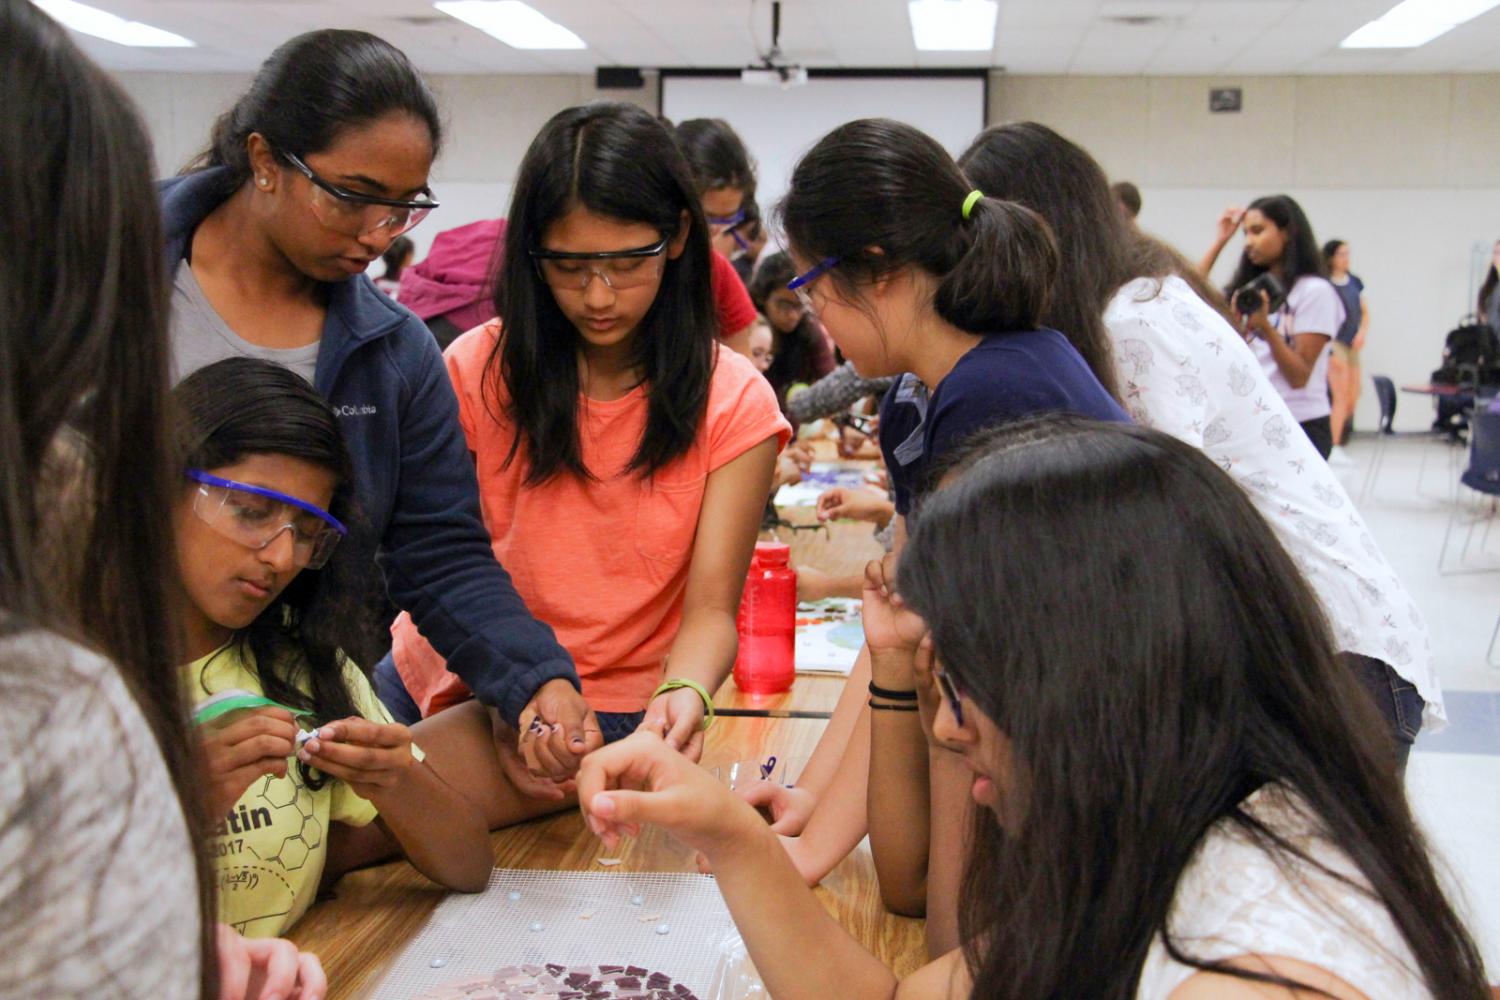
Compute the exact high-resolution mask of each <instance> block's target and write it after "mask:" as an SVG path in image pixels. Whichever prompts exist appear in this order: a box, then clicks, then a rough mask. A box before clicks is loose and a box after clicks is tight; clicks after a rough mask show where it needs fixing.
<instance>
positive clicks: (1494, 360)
mask: <svg viewBox="0 0 1500 1000" xmlns="http://www.w3.org/2000/svg"><path fill="white" fill-rule="evenodd" d="M1476 378H1477V380H1478V382H1479V384H1480V385H1490V384H1494V383H1500V336H1497V335H1496V334H1495V329H1494V327H1492V326H1490V325H1489V324H1488V323H1486V322H1484V321H1483V320H1481V319H1480V318H1479V317H1478V316H1466V317H1464V318H1463V319H1462V320H1460V321H1459V324H1458V326H1456V327H1454V328H1453V329H1452V330H1451V331H1450V332H1449V333H1448V336H1447V338H1446V339H1445V340H1444V342H1443V365H1442V367H1441V368H1438V369H1437V370H1436V371H1434V372H1433V373H1432V381H1433V382H1434V383H1435V384H1437V385H1458V384H1460V383H1465V382H1471V381H1473V380H1475V379H1476Z"/></svg>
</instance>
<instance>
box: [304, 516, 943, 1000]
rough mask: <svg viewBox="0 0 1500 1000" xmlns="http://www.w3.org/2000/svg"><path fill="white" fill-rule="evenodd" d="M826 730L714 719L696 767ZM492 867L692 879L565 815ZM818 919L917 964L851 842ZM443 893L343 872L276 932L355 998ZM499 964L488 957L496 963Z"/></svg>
mask: <svg viewBox="0 0 1500 1000" xmlns="http://www.w3.org/2000/svg"><path fill="white" fill-rule="evenodd" d="M782 515H783V516H784V517H785V518H786V519H787V520H790V521H793V522H797V523H803V522H806V521H808V520H811V519H812V512H811V511H810V510H806V509H788V508H783V509H782ZM785 535H786V536H790V537H786V540H787V541H788V542H790V543H791V545H792V553H793V560H794V562H795V563H797V564H799V565H801V564H810V565H813V566H816V567H817V568H819V569H822V570H824V571H825V572H830V573H856V572H860V571H862V570H863V567H864V565H865V563H866V562H867V561H868V560H869V559H871V558H876V557H878V556H879V555H880V551H881V550H880V546H879V545H878V544H877V543H875V542H874V540H873V537H872V530H871V528H870V526H869V525H863V524H833V525H830V526H829V530H828V532H827V533H826V534H825V533H824V532H822V531H818V532H805V531H799V532H795V533H792V532H785ZM842 686H843V680H842V679H840V678H836V677H826V676H799V677H798V678H797V681H796V683H795V684H794V685H793V687H792V690H791V691H789V692H787V693H786V694H783V695H776V696H772V697H769V698H765V697H758V698H755V699H751V698H750V697H749V696H746V695H743V694H742V693H741V692H740V691H739V690H738V689H736V688H735V686H734V681H733V679H732V678H731V679H730V680H727V681H726V682H725V683H724V686H723V687H722V688H721V689H720V690H719V692H718V695H717V697H716V698H715V699H714V701H715V704H716V705H719V706H720V707H735V708H788V709H809V710H823V711H830V710H832V708H833V705H834V702H836V701H837V700H838V696H839V692H840V690H841V689H842ZM825 725H826V723H824V722H822V721H820V720H806V719H767V718H725V719H722V720H720V721H719V722H718V723H717V724H716V725H715V726H714V728H713V729H712V730H711V731H710V733H709V738H708V743H707V746H706V748H705V750H704V755H703V764H704V766H705V767H714V766H717V765H721V764H727V763H729V762H731V761H736V760H748V759H752V758H755V759H760V760H764V759H765V758H766V757H767V756H769V755H771V754H775V755H776V756H778V757H782V758H783V759H795V758H805V757H808V756H810V755H811V754H812V751H813V748H814V747H815V746H816V744H817V741H818V737H819V736H820V735H821V734H822V732H823V728H824V726H825ZM491 843H492V845H493V847H494V851H495V864H496V866H497V867H501V868H528V869H538V870H558V871H605V870H607V871H612V872H621V873H624V872H633V871H653V872H693V871H696V870H697V869H696V867H695V866H694V864H693V857H692V852H691V851H689V850H688V849H687V848H685V847H683V846H682V845H681V844H679V843H677V842H676V841H674V840H673V839H672V838H671V837H670V836H668V835H667V834H665V833H663V832H662V831H660V830H656V829H647V830H644V831H643V832H642V836H641V837H640V838H639V839H636V840H627V841H626V842H625V843H623V844H622V845H621V847H620V849H619V850H616V851H613V852H606V851H605V850H604V847H603V844H602V843H601V842H600V841H599V840H598V839H597V838H595V837H594V836H593V835H592V834H591V833H590V832H589V831H588V829H587V828H586V827H585V826H584V824H583V819H582V817H581V815H580V814H579V812H578V810H577V809H576V808H572V809H569V810H567V811H565V812H561V813H558V814H556V815H553V816H550V817H544V818H542V819H537V820H532V821H530V822H526V823H521V824H518V825H516V826H513V827H508V828H506V829H504V830H500V831H497V832H496V833H493V834H491ZM606 853H608V854H610V855H611V856H613V857H618V858H620V859H621V864H620V865H619V866H618V867H615V868H609V869H602V868H600V867H599V864H598V860H597V859H598V858H599V857H601V856H603V855H604V854H606ZM815 892H816V894H817V896H818V898H819V899H820V900H821V901H822V902H823V905H824V906H825V907H827V908H828V911H829V912H830V913H832V914H833V915H834V917H835V918H837V919H838V921H839V923H840V924H842V925H843V926H844V927H845V928H846V929H848V930H849V932H850V933H851V934H853V935H854V937H855V938H857V939H858V940H859V941H860V942H861V943H863V944H864V945H865V946H866V947H867V948H869V949H870V950H871V951H873V952H874V953H875V954H876V955H878V956H880V958H881V959H883V960H884V961H885V962H886V963H887V964H889V965H890V966H891V967H892V968H894V969H895V970H896V972H897V973H898V974H903V975H904V974H905V973H907V972H910V971H911V970H913V969H915V968H917V967H918V966H920V965H921V964H923V962H925V961H926V939H925V934H924V930H923V922H922V921H921V920H913V919H909V918H905V917H897V916H894V915H893V914H891V913H888V912H887V911H886V910H885V908H884V906H883V905H882V904H881V901H880V893H879V889H878V888H877V886H876V882H875V868H874V864H873V862H872V861H871V858H870V852H869V847H868V843H866V844H862V845H861V846H860V847H859V848H857V849H856V850H855V852H854V853H853V854H851V855H850V856H849V857H848V858H846V859H845V860H844V861H843V863H842V864H840V865H839V866H838V867H837V868H835V869H834V871H833V872H832V873H831V874H830V875H829V876H828V878H826V879H825V880H824V881H823V884H822V885H821V886H819V887H818V888H817V889H816V890H815ZM445 896H446V892H445V891H444V890H442V889H440V888H439V887H437V886H436V885H434V884H433V883H431V882H429V881H428V880H427V879H426V878H424V877H423V876H422V875H420V874H418V873H417V871H416V870H415V869H413V868H412V867H411V866H410V865H409V864H407V863H406V862H405V861H398V862H392V863H389V864H384V865H379V866H376V867H373V868H367V869H365V870H363V871H358V872H352V873H350V874H348V875H346V876H344V878H343V879H341V880H340V881H339V883H338V884H337V886H336V887H335V890H334V893H333V895H332V896H331V897H330V898H326V899H323V900H320V901H319V902H318V903H316V904H314V906H313V907H312V909H311V910H309V911H308V913H307V915H306V916H304V917H303V918H302V920H301V921H300V922H299V923H298V924H297V926H296V927H294V928H293V929H292V931H291V932H290V933H289V934H288V935H287V936H288V937H290V938H291V939H292V940H293V941H296V942H297V943H298V945H299V946H301V947H302V948H303V949H304V950H307V951H311V952H314V953H316V954H317V955H318V956H319V957H320V958H321V959H322V961H323V967H324V969H325V970H326V971H327V973H328V979H329V983H330V984H331V985H330V991H329V994H328V995H329V998H330V1000H346V998H358V997H364V996H367V995H368V994H369V993H370V992H371V991H373V989H374V988H375V985H376V984H377V983H378V982H379V981H380V979H381V977H382V975H383V974H384V972H385V970H386V968H387V966H388V965H389V964H390V962H391V960H392V959H394V958H395V956H396V955H397V953H398V952H400V950H401V949H402V948H403V947H404V946H405V945H406V943H407V942H408V941H409V940H411V939H412V938H413V937H414V936H416V934H417V932H418V931H419V930H420V929H421V927H422V925H423V924H424V923H425V922H426V920H427V918H428V916H429V915H430V914H431V913H432V911H433V909H434V908H435V907H436V906H437V904H438V903H439V902H441V901H442V900H443V898H444V897H445ZM505 961H506V960H505V956H503V955H497V956H496V957H495V962H496V965H497V966H499V965H504V964H505Z"/></svg>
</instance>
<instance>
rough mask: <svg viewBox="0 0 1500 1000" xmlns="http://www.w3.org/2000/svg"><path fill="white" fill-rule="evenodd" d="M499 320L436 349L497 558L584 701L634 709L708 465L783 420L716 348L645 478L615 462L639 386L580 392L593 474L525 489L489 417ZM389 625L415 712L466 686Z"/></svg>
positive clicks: (585, 450) (639, 409)
mask: <svg viewBox="0 0 1500 1000" xmlns="http://www.w3.org/2000/svg"><path fill="white" fill-rule="evenodd" d="M499 331H500V327H499V324H498V323H494V322H492V323H488V324H486V325H484V326H481V327H478V328H477V329H474V330H470V331H469V332H468V333H466V334H464V335H463V336H462V337H460V338H458V339H457V340H455V341H454V342H453V344H452V345H451V346H450V347H449V348H448V350H447V353H446V354H445V355H444V358H445V360H446V361H447V364H448V374H449V375H450V376H451V377H452V379H453V388H454V390H455V391H456V392H457V394H458V413H459V420H460V422H461V423H462V424H463V430H464V437H465V438H466V439H467V440H468V443H469V451H470V452H471V453H473V455H474V461H475V468H476V471H477V472H478V475H479V502H480V507H481V510H482V513H483V516H484V524H485V527H486V528H487V529H488V530H489V533H490V539H491V541H492V542H493V545H494V549H495V556H496V558H498V559H499V560H500V562H501V564H502V565H503V566H504V567H505V568H506V569H507V570H509V571H510V575H511V579H512V580H514V581H515V585H516V590H517V591H519V592H520V594H521V597H522V598H524V599H525V601H526V606H527V607H528V608H530V609H531V613H532V614H534V615H536V616H537V617H538V618H539V619H541V620H542V621H544V622H546V623H547V624H548V625H551V626H552V628H553V630H554V631H555V632H556V633H557V639H558V641H559V642H560V643H562V645H563V647H564V648H565V649H567V651H568V652H569V653H571V654H572V656H573V661H574V663H576V664H577V666H578V677H579V679H580V680H581V681H582V683H583V694H584V697H585V698H586V699H587V700H588V702H589V704H590V706H592V707H593V708H594V709H595V710H596V711H601V712H638V711H640V710H641V709H643V708H645V707H646V703H647V702H648V701H650V699H651V693H652V692H653V691H654V690H656V687H657V685H658V684H660V683H661V676H662V661H663V660H664V659H665V658H666V655H667V652H668V649H669V648H670V646H671V644H672V640H673V639H674V638H675V637H676V635H677V628H678V626H679V625H680V624H681V621H682V599H683V591H684V589H685V587H686V584H687V576H688V566H689V563H690V562H691V560H692V554H693V539H694V538H695V537H696V535H697V532H698V513H699V510H700V509H701V508H702V506H703V493H704V489H705V487H706V485H707V482H708V475H709V473H711V472H713V471H714V470H716V469H718V468H720V467H721V466H723V465H726V464H728V463H729V462H731V461H733V460H734V459H735V458H738V457H739V456H740V455H742V454H744V453H745V452H746V451H749V450H750V449H751V448H752V447H754V446H755V445H757V444H759V443H760V442H762V441H764V440H765V439H766V438H768V437H772V436H775V437H776V438H777V439H778V447H779V446H780V445H784V444H785V443H786V441H787V439H788V438H789V437H790V434H791V428H790V427H789V425H788V424H787V422H786V420H785V419H783V418H782V416H781V411H780V410H779V409H778V408H777V405H776V394H775V393H774V392H773V391H772V390H771V385H770V383H768V382H767V381H766V380H765V378H763V377H762V376H761V374H760V373H759V372H757V371H756V370H755V368H754V367H752V366H751V364H750V362H749V361H748V360H746V359H745V358H743V357H741V356H740V355H738V354H736V353H734V352H733V351H731V350H729V349H728V348H726V347H723V346H722V345H719V346H716V350H717V352H718V357H717V360H716V363H715V365H714V372H713V379H712V382H711V383H710V386H709V392H708V408H707V411H706V413H705V414H704V418H703V422H702V424H701V425H700V426H699V428H698V436H697V439H696V440H695V441H694V442H693V444H692V446H691V447H690V448H689V449H688V450H687V452H685V453H684V454H683V455H682V456H680V457H679V458H678V459H676V460H675V461H674V462H672V463H671V464H670V465H668V466H666V467H665V468H663V469H661V470H660V471H658V472H657V474H656V475H655V476H654V477H652V478H651V479H642V478H641V476H640V475H639V474H637V473H630V474H626V473H625V471H624V470H625V468H626V466H627V465H629V463H630V459H631V457H632V456H633V455H634V454H635V451H636V448H637V446H638V445H639V443H640V440H641V435H642V434H643V433H645V427H646V409H647V403H646V392H645V390H644V388H642V387H637V388H635V389H633V390H631V391H630V392H629V393H627V394H626V395H624V396H622V397H621V398H619V399H615V400H610V401H608V402H601V401H599V400H594V399H588V398H584V399H582V400H581V401H580V410H579V444H580V448H581V450H582V455H583V461H584V464H585V465H586V467H587V468H588V469H589V470H590V471H592V472H593V473H594V475H595V477H597V478H596V479H595V480H592V481H585V480H581V479H579V478H578V477H576V476H574V475H572V474H570V473H566V472H564V473H560V474H558V475H556V476H554V477H553V478H552V479H550V480H548V481H547V482H545V483H542V484H541V485H540V486H530V487H528V486H525V485H523V483H524V481H525V479H526V471H527V469H528V468H530V465H529V463H528V462H527V461H526V458H525V449H524V446H523V448H522V450H521V451H520V452H518V453H517V457H516V460H515V461H513V462H512V463H511V464H510V466H509V467H508V468H502V464H503V462H504V460H505V456H506V455H507V454H508V453H509V451H510V445H511V437H512V434H513V427H514V425H513V424H512V423H511V422H510V421H509V420H506V419H500V420H497V419H496V418H495V417H494V416H492V415H491V413H490V410H489V409H488V408H487V407H486V406H485V402H484V400H483V398H482V397H481V394H480V393H481V384H482V382H483V381H484V380H485V377H486V376H485V372H484V367H485V362H486V360H488V358H489V356H490V352H491V350H492V349H493V348H494V345H495V343H496V341H497V339H498V338H499V335H500V333H499ZM504 388H505V387H504V384H503V383H502V384H501V386H500V391H501V393H502V395H501V398H500V399H499V401H498V402H499V403H500V406H499V407H497V409H502V412H503V406H504V403H505V402H506V398H505V396H504V395H503V394H504ZM391 635H392V639H393V642H392V652H393V654H394V659H395V663H396V669H397V671H398V672H399V673H400V674H401V679H402V681H403V682H404V683H405V684H406V689H407V690H408V691H409V692H410V693H411V696H412V699H413V700H414V701H415V702H416V703H417V705H418V706H419V707H420V708H421V709H422V714H423V715H424V716H425V715H430V714H431V713H433V712H436V711H439V710H441V709H443V708H447V707H448V706H450V705H453V704H456V703H457V702H460V701H463V700H465V699H467V698H469V697H470V696H471V694H470V692H469V689H468V688H467V687H466V686H465V685H464V683H463V681H461V680H459V678H458V677H457V676H456V675H454V674H450V673H449V672H448V671H447V669H446V667H445V664H444V661H443V658H442V657H441V656H439V655H438V653H437V651H436V650H434V649H433V648H432V647H431V646H430V645H428V643H427V641H426V640H425V639H424V638H422V635H421V633H420V632H418V631H417V627H416V625H415V624H413V623H412V620H411V618H410V616H409V615H406V614H402V615H401V616H400V617H399V618H397V619H396V623H395V624H394V625H393V626H392V627H391Z"/></svg>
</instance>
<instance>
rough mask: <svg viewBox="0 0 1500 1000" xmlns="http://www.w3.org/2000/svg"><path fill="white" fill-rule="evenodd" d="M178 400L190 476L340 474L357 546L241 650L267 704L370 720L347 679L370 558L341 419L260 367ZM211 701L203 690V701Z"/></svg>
mask: <svg viewBox="0 0 1500 1000" xmlns="http://www.w3.org/2000/svg"><path fill="white" fill-rule="evenodd" d="M172 395H173V398H174V400H175V402H176V404H177V409H178V423H179V449H180V453H181V455H182V465H183V467H184V468H196V469H203V470H205V471H209V472H211V471H213V470H214V469H218V468H222V467H223V466H226V465H233V464H234V463H236V462H238V461H240V460H241V459H243V458H246V457H248V456H250V455H289V456H291V457H293V458H299V459H302V460H303V461H305V462H309V463H311V464H313V465H316V466H318V467H319V468H322V469H326V470H328V471H329V472H331V473H333V475H334V490H333V500H332V502H331V503H330V504H329V508H328V512H329V513H330V514H332V515H333V516H334V517H336V518H338V519H339V520H340V521H341V522H343V523H344V525H345V526H346V527H349V529H350V534H351V535H354V536H355V537H353V538H344V539H342V540H341V541H340V542H339V545H338V547H337V548H336V549H334V551H333V557H332V558H331V559H329V561H328V562H327V563H326V564H325V565H324V566H323V568H322V569H316V570H313V569H304V570H302V571H301V572H300V573H298V574H297V576H296V578H295V579H294V580H292V582H291V583H290V584H288V585H287V587H286V589H285V590H283V591H282V592H281V593H280V594H279V595H278V596H277V598H276V600H274V601H272V602H271V604H270V605H269V606H268V607H267V608H266V609H265V610H264V611H262V612H261V613H260V614H259V615H258V616H257V617H256V619H255V621H253V622H251V623H250V624H249V625H248V626H247V627H245V628H244V629H241V630H240V631H239V632H238V633H236V634H235V636H234V639H233V644H234V645H235V646H237V647H238V651H239V653H240V654H241V655H242V656H246V661H247V662H249V659H250V658H253V659H254V663H255V673H256V676H258V677H259V678H260V683H261V688H262V689H263V690H264V691H265V694H266V697H268V698H271V699H273V700H275V701H279V702H281V703H282V704H284V705H291V706H293V707H296V708H305V709H308V710H309V711H311V712H312V713H313V719H314V721H315V722H316V723H317V724H319V725H321V724H323V723H325V722H332V721H334V720H335V719H343V718H348V717H349V716H351V715H358V714H360V713H359V710H358V709H357V707H356V706H355V704H354V698H353V696H352V695H351V694H350V692H349V686H348V683H347V679H346V676H345V673H344V671H345V669H346V664H348V660H347V659H346V657H348V656H351V655H357V654H358V653H359V652H360V651H361V649H362V648H363V647H364V645H365V639H366V633H365V632H364V631H363V630H362V629H361V628H360V622H361V620H362V617H363V609H364V608H365V607H366V602H365V600H364V596H365V591H364V589H363V585H362V583H361V581H362V580H363V579H364V578H365V577H366V576H368V573H367V572H366V571H367V570H368V567H369V563H368V561H367V559H366V558H365V557H366V556H368V554H369V553H368V551H367V550H366V547H365V546H363V545H361V544H360V542H361V541H362V539H361V538H359V537H358V532H359V523H358V522H359V518H358V517H357V512H356V511H354V509H353V508H354V503H353V494H354V478H353V472H352V470H351V467H350V462H349V454H348V451H347V449H346V448H345V445H344V438H343V435H342V434H341V433H340V431H339V426H338V418H337V417H335V416H334V415H333V411H332V410H331V409H330V408H329V406H328V403H327V402H325V401H324V399H323V397H322V396H319V395H318V394H317V392H316V391H314V390H313V388H312V386H310V385H308V384H307V382H306V381H305V380H304V379H303V378H302V377H301V376H299V375H296V374H294V373H293V372H291V371H288V370H287V369H286V368H283V367H282V366H281V365H277V364H273V363H271V362H269V361H260V360H256V359H253V358H226V359H225V360H223V361H218V362H215V363H214V364H211V365H209V366H207V367H206V368H200V369H198V371H196V372H194V373H193V374H191V375H189V376H188V377H187V378H185V379H183V380H182V382H181V383H180V384H179V385H178V386H177V388H176V389H174V390H173V392H172ZM183 489H186V487H183ZM247 654H248V655H247ZM349 668H350V669H353V668H352V665H351V666H350V667H349ZM211 693H213V692H209V691H206V690H200V691H195V692H193V696H194V697H202V696H204V695H206V694H211ZM299 766H301V765H300V763H299ZM303 778H304V781H305V782H306V783H307V785H308V787H310V788H321V787H322V785H323V782H324V778H323V776H322V775H321V774H319V773H318V772H316V771H311V770H309V769H307V768H305V767H304V768H303Z"/></svg>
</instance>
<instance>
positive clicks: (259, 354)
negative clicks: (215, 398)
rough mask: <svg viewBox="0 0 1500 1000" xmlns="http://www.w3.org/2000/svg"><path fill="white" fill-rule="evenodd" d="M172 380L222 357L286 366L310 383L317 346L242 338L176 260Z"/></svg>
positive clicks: (315, 343) (188, 270) (316, 356)
mask: <svg viewBox="0 0 1500 1000" xmlns="http://www.w3.org/2000/svg"><path fill="white" fill-rule="evenodd" d="M170 329H171V334H172V383H173V384H174V385H175V384H177V383H178V382H181V381H182V380H183V379H185V378H187V377H188V376H189V375H191V374H193V372H195V371H197V370H198V369H199V368H206V367H208V366H209V365H211V364H213V363H214V362H215V361H223V360H224V359H225V358H240V357H244V358H259V359H260V360H262V361H270V362H272V363H273V364H278V365H280V366H281V367H283V368H289V369H291V370H292V371H294V372H296V373H297V374H298V375H301V376H302V377H303V378H305V379H307V381H308V383H309V384H311V383H312V380H313V372H314V371H315V370H316V369H317V367H318V347H319V345H320V343H321V342H320V341H314V342H313V343H311V344H308V345H307V346H306V347H290V348H275V347H261V346H260V345H258V344H252V343H250V341H248V340H246V339H245V338H244V337H241V336H240V335H239V334H237V333H235V332H234V331H233V330H231V329H229V326H228V325H227V324H226V323H225V322H224V320H223V318H222V317H220V316H219V314H218V313H217V312H216V311H215V310H214V307H213V306H212V305H210V304H209V301H208V299H207V297H205V296H204V294H203V289H202V288H201V287H199V285H198V279H197V278H195V277H193V269H192V268H191V267H189V266H188V262H187V261H185V260H184V261H179V262H178V264H177V274H176V276H175V277H174V278H173V280H172V318H171V320H170Z"/></svg>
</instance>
